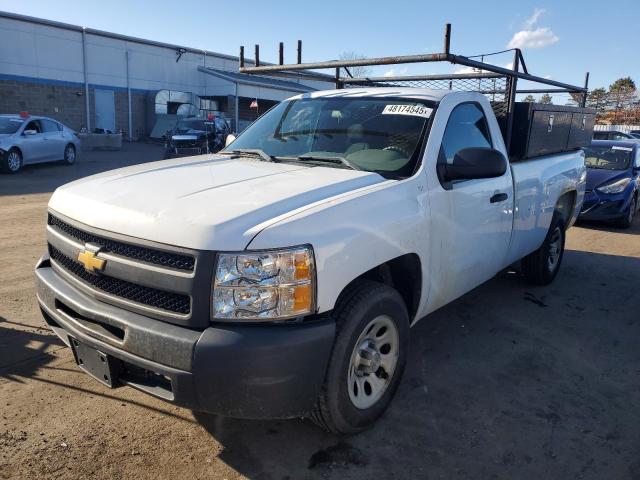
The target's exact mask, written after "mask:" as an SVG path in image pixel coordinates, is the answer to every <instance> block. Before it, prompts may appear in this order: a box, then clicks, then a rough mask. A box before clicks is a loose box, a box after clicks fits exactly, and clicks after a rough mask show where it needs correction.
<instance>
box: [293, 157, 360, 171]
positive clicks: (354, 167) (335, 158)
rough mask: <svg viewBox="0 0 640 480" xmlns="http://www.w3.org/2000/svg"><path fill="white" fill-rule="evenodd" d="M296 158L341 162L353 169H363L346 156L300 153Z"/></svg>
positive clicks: (311, 160) (309, 160) (310, 160)
mask: <svg viewBox="0 0 640 480" xmlns="http://www.w3.org/2000/svg"><path fill="white" fill-rule="evenodd" d="M295 159H296V160H301V161H303V162H305V161H308V162H325V163H333V164H341V165H344V166H345V167H347V168H350V169H352V170H362V169H361V168H360V167H359V166H357V165H355V164H354V163H351V162H350V161H349V160H347V159H346V158H344V157H330V156H323V155H299V156H297V157H295Z"/></svg>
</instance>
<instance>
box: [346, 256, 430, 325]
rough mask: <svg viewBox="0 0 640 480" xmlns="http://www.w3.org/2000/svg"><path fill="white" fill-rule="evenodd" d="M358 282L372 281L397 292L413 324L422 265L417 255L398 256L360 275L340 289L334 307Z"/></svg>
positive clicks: (418, 303)
mask: <svg viewBox="0 0 640 480" xmlns="http://www.w3.org/2000/svg"><path fill="white" fill-rule="evenodd" d="M359 280H373V281H376V282H380V283H383V284H385V285H388V286H390V287H391V288H394V289H395V290H397V291H398V293H399V294H400V296H401V297H402V299H403V300H404V303H405V306H406V307H407V312H408V314H409V319H410V320H411V322H412V323H413V321H414V319H415V317H416V314H417V313H418V307H419V305H420V300H421V295H422V264H421V262H420V257H419V256H418V254H416V253H406V254H404V255H400V256H399V257H396V258H393V259H391V260H388V261H386V262H383V263H381V264H379V265H377V266H375V267H373V268H371V269H370V270H367V271H366V272H364V273H362V274H361V275H359V276H358V277H356V278H354V279H353V280H352V281H351V282H349V283H348V284H347V285H346V286H345V287H344V288H343V289H342V291H341V292H340V295H338V298H337V300H336V305H337V304H338V303H339V302H341V301H343V300H344V299H345V298H346V297H348V294H349V291H350V290H351V289H352V287H353V286H354V284H355V283H356V282H358V281H359Z"/></svg>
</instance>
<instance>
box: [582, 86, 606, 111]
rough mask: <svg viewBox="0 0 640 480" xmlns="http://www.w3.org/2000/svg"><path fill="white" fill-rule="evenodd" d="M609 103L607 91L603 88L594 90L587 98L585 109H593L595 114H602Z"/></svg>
mask: <svg viewBox="0 0 640 480" xmlns="http://www.w3.org/2000/svg"><path fill="white" fill-rule="evenodd" d="M608 102H609V99H608V95H607V91H606V90H605V89H604V88H602V87H601V88H595V89H593V90H591V91H590V92H589V95H588V96H587V107H589V108H594V109H595V110H596V113H602V112H604V111H605V109H606V107H607V103H608Z"/></svg>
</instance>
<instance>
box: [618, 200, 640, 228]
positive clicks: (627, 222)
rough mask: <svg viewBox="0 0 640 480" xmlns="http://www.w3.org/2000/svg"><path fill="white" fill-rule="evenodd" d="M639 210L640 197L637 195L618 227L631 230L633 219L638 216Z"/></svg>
mask: <svg viewBox="0 0 640 480" xmlns="http://www.w3.org/2000/svg"><path fill="white" fill-rule="evenodd" d="M637 209H638V197H637V195H635V196H634V197H633V198H632V199H631V202H630V203H629V207H627V209H626V210H625V212H624V214H623V215H622V217H621V218H620V220H619V221H618V226H619V227H620V228H629V227H630V226H631V224H632V223H633V217H634V216H635V214H636V210H637Z"/></svg>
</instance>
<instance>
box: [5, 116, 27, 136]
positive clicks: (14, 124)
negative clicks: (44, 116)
mask: <svg viewBox="0 0 640 480" xmlns="http://www.w3.org/2000/svg"><path fill="white" fill-rule="evenodd" d="M23 121H24V120H22V119H21V118H7V117H0V133H5V134H6V133H9V134H11V133H16V132H17V131H18V129H19V128H20V125H22V122H23Z"/></svg>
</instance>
